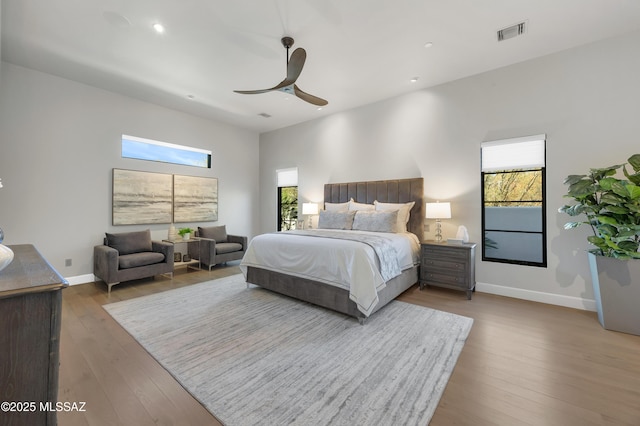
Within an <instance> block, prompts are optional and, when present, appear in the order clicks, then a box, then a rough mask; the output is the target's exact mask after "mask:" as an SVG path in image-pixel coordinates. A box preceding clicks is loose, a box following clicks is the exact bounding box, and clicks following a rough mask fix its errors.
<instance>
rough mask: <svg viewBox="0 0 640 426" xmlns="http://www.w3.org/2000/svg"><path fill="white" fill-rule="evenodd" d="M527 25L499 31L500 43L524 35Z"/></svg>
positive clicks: (518, 25) (522, 24)
mask: <svg viewBox="0 0 640 426" xmlns="http://www.w3.org/2000/svg"><path fill="white" fill-rule="evenodd" d="M525 24H526V21H525V22H520V23H519V24H515V25H511V26H510V27H507V28H503V29H501V30H498V41H504V40H509V39H510V38H514V37H518V36H521V35H523V34H524V33H525V32H526V30H527V27H526V25H525Z"/></svg>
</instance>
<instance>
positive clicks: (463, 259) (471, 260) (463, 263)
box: [420, 241, 476, 299]
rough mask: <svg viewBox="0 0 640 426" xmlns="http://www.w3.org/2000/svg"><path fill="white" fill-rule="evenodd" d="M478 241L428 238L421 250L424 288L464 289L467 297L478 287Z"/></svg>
mask: <svg viewBox="0 0 640 426" xmlns="http://www.w3.org/2000/svg"><path fill="white" fill-rule="evenodd" d="M475 249H476V244H475V243H464V244H448V243H446V242H444V243H436V242H435V241H433V242H431V241H427V242H424V243H422V245H421V252H420V289H422V288H424V286H425V285H433V286H437V287H446V288H452V289H456V290H463V291H465V292H466V293H467V299H471V294H472V292H473V290H474V289H475V287H476V260H475Z"/></svg>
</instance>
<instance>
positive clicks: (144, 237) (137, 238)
mask: <svg viewBox="0 0 640 426" xmlns="http://www.w3.org/2000/svg"><path fill="white" fill-rule="evenodd" d="M105 235H106V236H107V245H108V246H109V247H112V248H114V249H116V250H118V253H119V254H120V255H123V254H131V253H139V252H143V251H151V250H152V249H151V231H150V230H148V229H147V230H146V231H137V232H122V233H119V234H109V233H105Z"/></svg>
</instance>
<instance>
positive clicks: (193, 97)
mask: <svg viewBox="0 0 640 426" xmlns="http://www.w3.org/2000/svg"><path fill="white" fill-rule="evenodd" d="M187 98H189V99H192V100H193V99H195V98H196V97H195V96H193V95H187Z"/></svg>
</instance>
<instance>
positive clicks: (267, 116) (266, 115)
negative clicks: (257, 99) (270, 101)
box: [258, 112, 271, 118]
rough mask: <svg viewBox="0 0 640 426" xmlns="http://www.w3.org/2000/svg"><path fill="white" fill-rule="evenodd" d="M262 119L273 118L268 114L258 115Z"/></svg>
mask: <svg viewBox="0 0 640 426" xmlns="http://www.w3.org/2000/svg"><path fill="white" fill-rule="evenodd" d="M258 115H259V116H260V117H264V118H271V116H270V115H269V114H267V113H266V112H261V113H260V114H258Z"/></svg>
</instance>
